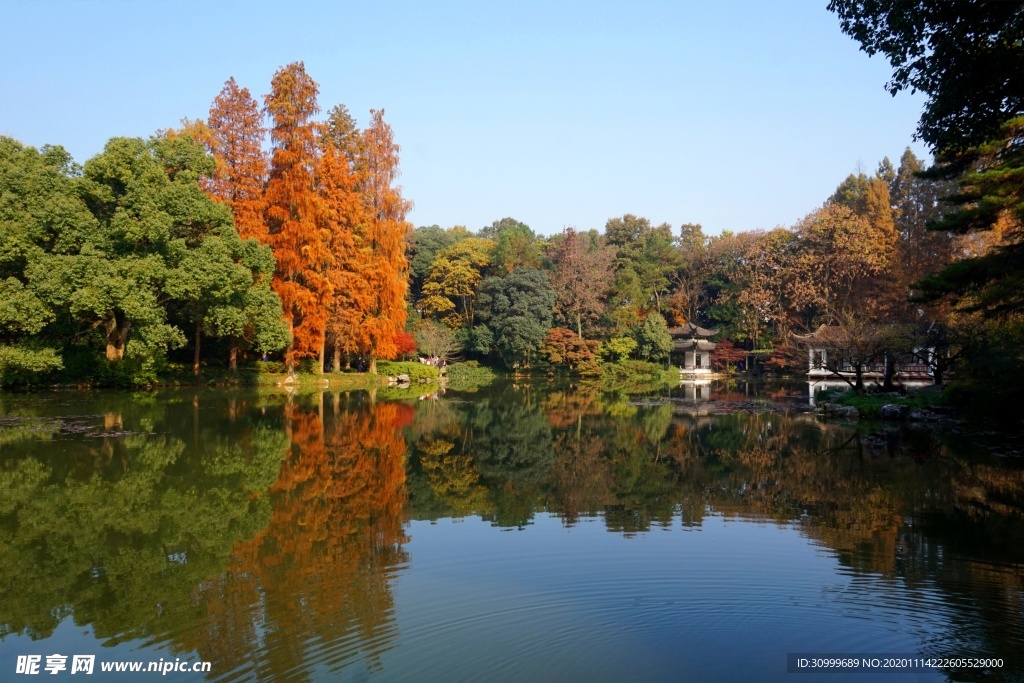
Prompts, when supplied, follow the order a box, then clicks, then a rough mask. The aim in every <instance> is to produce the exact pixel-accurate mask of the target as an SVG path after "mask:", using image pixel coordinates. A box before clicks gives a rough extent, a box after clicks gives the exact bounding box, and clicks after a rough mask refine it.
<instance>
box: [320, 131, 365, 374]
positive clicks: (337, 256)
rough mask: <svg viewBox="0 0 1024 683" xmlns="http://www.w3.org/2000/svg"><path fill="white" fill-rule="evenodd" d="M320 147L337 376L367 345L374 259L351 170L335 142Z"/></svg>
mask: <svg viewBox="0 0 1024 683" xmlns="http://www.w3.org/2000/svg"><path fill="white" fill-rule="evenodd" d="M321 146H322V153H321V156H320V160H319V164H318V169H317V176H318V189H319V193H320V199H321V202H322V204H321V210H322V213H321V220H322V227H323V231H324V233H326V234H327V235H328V236H329V239H330V249H331V253H332V255H333V259H332V262H331V264H330V266H329V267H328V269H327V277H328V279H329V281H330V284H331V289H332V291H333V296H332V297H331V302H330V307H329V310H328V314H329V317H328V321H327V340H329V341H330V342H331V345H332V347H333V351H334V355H333V370H334V371H335V372H340V371H341V363H342V356H345V357H347V358H351V357H352V356H353V355H355V354H357V353H358V352H359V350H360V349H361V348H364V347H365V346H366V344H367V342H368V340H367V338H366V333H365V330H364V326H363V321H364V318H365V317H366V315H367V314H368V313H369V311H371V310H372V308H373V299H374V297H373V292H372V290H371V289H370V286H371V285H370V278H369V276H368V273H367V269H368V268H370V267H371V266H372V259H371V258H370V253H369V249H368V248H367V246H366V230H367V220H366V219H367V214H366V211H365V207H364V206H363V202H362V196H361V194H360V192H359V188H358V184H359V178H358V176H357V175H356V172H355V168H354V166H353V164H352V162H351V160H350V159H349V158H348V156H347V155H346V153H345V151H344V149H343V148H341V147H340V146H338V144H336V139H335V138H332V137H330V136H329V135H325V136H324V137H323V138H322V141H321Z"/></svg>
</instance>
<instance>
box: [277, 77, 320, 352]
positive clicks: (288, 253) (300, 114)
mask: <svg viewBox="0 0 1024 683" xmlns="http://www.w3.org/2000/svg"><path fill="white" fill-rule="evenodd" d="M318 92H319V88H318V86H317V84H316V82H315V81H314V80H313V79H312V78H310V77H309V76H308V75H307V74H306V70H305V67H304V66H303V64H302V62H294V63H292V64H289V65H288V66H285V67H282V68H281V69H279V70H278V71H277V73H275V74H274V78H273V80H272V81H271V91H270V94H269V95H267V96H266V97H265V98H264V100H265V104H266V113H267V114H268V115H269V116H270V118H271V120H272V122H273V125H272V127H271V129H270V138H271V142H272V143H273V156H272V158H271V164H270V178H269V181H268V183H267V189H266V205H267V208H266V214H265V215H266V220H267V228H268V234H267V242H268V243H269V244H270V246H271V248H273V250H274V256H275V257H276V258H277V271H276V272H275V273H274V282H273V284H274V291H276V292H277V294H278V296H280V297H281V303H282V305H283V307H284V316H285V320H286V321H287V323H288V327H289V329H290V330H291V333H292V343H291V344H290V345H289V346H288V350H287V351H286V354H285V362H286V363H287V365H288V367H289V369H294V367H295V362H296V360H297V359H299V358H303V357H311V356H319V358H320V369H321V371H322V370H323V360H324V354H325V339H326V336H325V333H326V328H327V320H328V311H329V309H330V303H331V296H332V293H333V288H332V286H331V283H330V279H329V278H328V277H327V274H326V273H327V270H328V269H329V268H330V266H331V265H332V262H333V254H332V251H331V239H330V237H331V236H330V234H329V232H328V231H326V230H324V229H323V227H322V222H323V221H322V218H321V202H320V198H319V196H318V193H317V187H316V174H315V169H316V165H317V125H316V124H315V123H314V122H313V121H312V120H311V118H312V117H313V116H314V115H315V114H316V113H317V112H318V111H319V110H320V108H319V106H318V105H317V101H316V98H317V93H318Z"/></svg>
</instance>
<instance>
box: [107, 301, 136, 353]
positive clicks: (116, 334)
mask: <svg viewBox="0 0 1024 683" xmlns="http://www.w3.org/2000/svg"><path fill="white" fill-rule="evenodd" d="M131 326H132V323H131V321H130V320H125V321H124V322H122V323H121V324H120V325H118V323H117V314H116V313H114V312H111V313H108V314H107V317H106V318H105V319H104V320H103V329H104V331H105V332H106V338H107V360H108V361H110V362H111V363H113V362H115V361H119V360H121V359H122V358H124V349H125V347H126V346H127V345H128V330H130V329H131Z"/></svg>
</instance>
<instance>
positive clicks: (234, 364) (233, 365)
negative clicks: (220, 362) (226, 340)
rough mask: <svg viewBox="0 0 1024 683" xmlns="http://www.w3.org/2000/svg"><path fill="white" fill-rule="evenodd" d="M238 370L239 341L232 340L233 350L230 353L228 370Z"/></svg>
mask: <svg viewBox="0 0 1024 683" xmlns="http://www.w3.org/2000/svg"><path fill="white" fill-rule="evenodd" d="M237 369H238V340H237V339H235V338H234V337H232V338H231V349H230V350H229V351H228V370H232V371H234V370H237Z"/></svg>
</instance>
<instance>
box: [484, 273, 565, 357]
mask: <svg viewBox="0 0 1024 683" xmlns="http://www.w3.org/2000/svg"><path fill="white" fill-rule="evenodd" d="M554 305H555V294H554V292H552V291H551V287H550V285H549V283H548V278H547V275H546V274H545V273H543V272H542V271H539V270H537V269H536V268H522V267H520V268H516V269H515V270H513V271H512V272H511V273H509V274H508V275H506V276H505V277H502V278H499V277H491V278H488V279H487V280H486V281H485V282H484V283H483V284H482V285H481V286H480V311H479V314H478V315H479V318H480V320H481V321H483V323H484V324H485V325H486V326H487V328H488V329H490V331H491V334H492V338H493V344H494V347H495V349H496V350H497V351H498V354H499V355H500V356H501V359H502V361H504V363H505V364H506V365H507V366H508V367H510V368H517V367H523V368H529V367H530V364H531V362H532V361H533V359H534V358H536V356H537V354H538V353H539V352H540V348H541V344H542V343H543V342H544V336H545V335H546V334H547V332H548V330H549V329H550V328H551V321H552V318H553V313H552V309H553V308H554Z"/></svg>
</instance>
